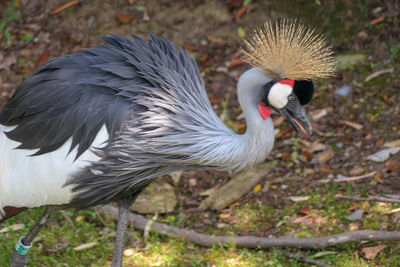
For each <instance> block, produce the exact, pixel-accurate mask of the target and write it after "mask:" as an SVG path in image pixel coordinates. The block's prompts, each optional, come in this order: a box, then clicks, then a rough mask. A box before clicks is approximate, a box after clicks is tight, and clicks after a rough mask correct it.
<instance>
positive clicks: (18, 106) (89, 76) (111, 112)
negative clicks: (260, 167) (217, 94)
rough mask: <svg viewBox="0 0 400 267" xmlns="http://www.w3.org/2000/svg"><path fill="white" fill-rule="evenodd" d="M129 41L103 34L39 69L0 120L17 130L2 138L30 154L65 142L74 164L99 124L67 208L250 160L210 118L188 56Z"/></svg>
mask: <svg viewBox="0 0 400 267" xmlns="http://www.w3.org/2000/svg"><path fill="white" fill-rule="evenodd" d="M132 38H133V39H127V38H124V37H122V36H116V35H111V36H107V37H104V38H103V39H104V40H105V41H106V42H107V43H108V45H100V46H99V47H97V48H91V49H86V50H84V51H82V52H79V53H76V54H72V55H67V56H63V57H59V58H55V59H53V60H50V61H49V62H47V63H45V64H43V65H42V66H41V67H40V68H39V69H38V70H36V71H35V72H34V73H33V74H31V75H30V76H29V77H28V78H27V79H26V80H25V81H24V82H23V83H22V84H21V85H20V87H19V88H18V89H17V91H16V94H15V95H14V97H13V98H12V99H11V101H10V102H9V103H8V105H7V106H6V107H5V109H4V110H3V111H2V113H1V114H0V123H2V124H5V125H17V127H16V128H15V129H14V130H12V131H10V132H8V133H7V136H8V137H9V138H10V139H13V140H15V141H18V142H21V145H20V146H19V148H24V149H39V150H38V152H36V153H35V155H39V154H42V153H47V152H50V151H53V150H55V149H57V148H58V147H60V146H61V145H62V144H63V143H64V142H65V141H66V140H67V139H69V138H71V137H72V140H73V141H72V144H71V150H72V149H73V148H74V147H75V146H78V151H77V155H76V157H79V155H80V154H82V153H83V152H84V151H85V150H86V149H88V148H89V147H90V145H91V143H92V141H93V140H94V138H95V136H96V134H97V133H98V132H99V130H100V128H101V127H102V125H104V124H105V125H106V127H107V130H108V133H109V135H110V137H109V140H108V144H107V145H106V146H105V147H104V148H101V149H95V148H93V149H94V150H95V151H96V154H97V155H98V156H100V158H101V160H100V161H98V162H93V163H92V164H91V166H89V167H88V168H87V169H85V170H84V171H82V172H81V173H78V174H76V175H75V176H74V177H73V178H72V179H71V180H70V181H69V184H74V185H75V187H74V191H75V192H77V194H76V195H75V198H74V199H73V201H72V203H71V204H70V206H74V207H87V206H91V205H95V204H101V203H107V202H109V201H112V200H117V199H120V198H123V197H127V196H129V195H132V194H135V193H137V192H140V191H141V190H142V189H143V188H144V187H145V186H146V185H148V184H149V183H150V182H151V181H153V180H154V179H155V178H156V177H158V176H160V175H164V174H167V173H170V172H172V171H176V170H181V169H187V168H197V167H202V166H207V167H209V168H215V169H242V168H244V167H246V166H247V165H250V164H251V163H253V162H251V160H248V159H245V157H246V155H245V154H244V153H242V152H243V151H241V150H243V148H240V147H239V148H238V147H235V144H236V143H239V142H237V141H239V140H238V139H239V138H241V136H239V135H236V134H234V133H233V132H232V130H231V129H229V128H228V127H226V126H225V125H224V124H223V123H222V122H221V121H220V120H219V118H218V117H217V115H216V114H215V112H214V111H213V109H212V107H211V105H210V103H209V100H208V97H207V94H206V91H205V89H204V82H203V80H202V78H201V76H200V73H199V71H198V68H197V65H196V63H195V61H194V60H193V59H191V58H190V56H189V55H188V53H187V52H186V51H185V50H183V49H177V48H176V47H175V46H174V45H173V44H172V43H171V42H170V41H168V40H167V39H164V38H160V37H157V36H155V35H151V38H150V40H149V41H146V40H143V39H142V38H139V37H137V36H132ZM238 154H243V156H242V157H236V156H237V155H238Z"/></svg>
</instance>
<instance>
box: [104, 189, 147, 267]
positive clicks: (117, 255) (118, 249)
mask: <svg viewBox="0 0 400 267" xmlns="http://www.w3.org/2000/svg"><path fill="white" fill-rule="evenodd" d="M139 193H140V192H137V193H135V195H134V196H132V197H130V198H125V199H123V200H121V201H120V202H119V212H118V224H117V234H116V237H115V243H114V256H113V261H112V265H111V266H112V267H121V266H122V255H123V252H124V242H125V234H126V229H127V226H128V218H129V208H130V207H131V206H132V204H133V202H135V200H136V198H137V196H138V195H139Z"/></svg>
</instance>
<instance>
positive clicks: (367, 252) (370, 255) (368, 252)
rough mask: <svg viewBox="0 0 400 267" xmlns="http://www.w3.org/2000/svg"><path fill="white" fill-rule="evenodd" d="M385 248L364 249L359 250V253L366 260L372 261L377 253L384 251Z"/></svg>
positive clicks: (380, 246)
mask: <svg viewBox="0 0 400 267" xmlns="http://www.w3.org/2000/svg"><path fill="white" fill-rule="evenodd" d="M386 247H387V245H379V246H376V247H365V248H362V249H361V253H362V254H363V255H364V258H366V259H367V260H373V259H375V257H376V256H377V255H378V253H379V252H380V251H382V250H384V249H385V248H386Z"/></svg>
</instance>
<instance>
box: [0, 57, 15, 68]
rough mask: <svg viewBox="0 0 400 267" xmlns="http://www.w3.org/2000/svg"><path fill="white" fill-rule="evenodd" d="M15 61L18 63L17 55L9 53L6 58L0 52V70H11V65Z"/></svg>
mask: <svg viewBox="0 0 400 267" xmlns="http://www.w3.org/2000/svg"><path fill="white" fill-rule="evenodd" d="M15 63H17V59H16V58H15V56H13V55H9V56H7V57H5V58H4V57H3V55H2V53H0V70H5V71H10V68H11V66H12V65H13V64H15Z"/></svg>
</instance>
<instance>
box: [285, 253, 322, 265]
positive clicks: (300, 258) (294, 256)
mask: <svg viewBox="0 0 400 267" xmlns="http://www.w3.org/2000/svg"><path fill="white" fill-rule="evenodd" d="M283 255H284V256H285V257H286V258H290V259H295V260H297V261H300V262H305V263H310V264H314V265H317V266H321V267H329V265H328V264H326V263H324V262H322V261H317V260H313V259H310V258H307V257H304V256H301V255H298V254H293V253H287V252H283Z"/></svg>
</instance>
